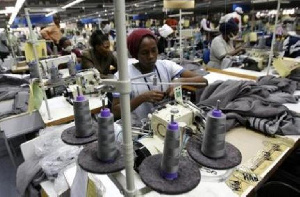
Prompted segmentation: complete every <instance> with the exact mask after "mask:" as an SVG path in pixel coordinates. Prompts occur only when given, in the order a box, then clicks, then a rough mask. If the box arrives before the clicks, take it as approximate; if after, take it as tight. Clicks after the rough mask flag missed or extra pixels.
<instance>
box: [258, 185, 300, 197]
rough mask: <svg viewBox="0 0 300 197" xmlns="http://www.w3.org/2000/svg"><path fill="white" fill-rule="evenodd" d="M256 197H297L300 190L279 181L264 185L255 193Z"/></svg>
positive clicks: (299, 194)
mask: <svg viewBox="0 0 300 197" xmlns="http://www.w3.org/2000/svg"><path fill="white" fill-rule="evenodd" d="M256 196H257V197H282V196H288V197H299V196H300V190H298V189H296V188H295V187H293V186H291V185H289V184H287V183H284V182H280V181H271V182H268V183H266V184H264V185H263V186H262V187H261V188H259V189H258V190H257V192H256Z"/></svg>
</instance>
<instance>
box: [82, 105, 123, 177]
mask: <svg viewBox="0 0 300 197" xmlns="http://www.w3.org/2000/svg"><path fill="white" fill-rule="evenodd" d="M78 164H79V165H80V166H81V167H82V169H84V170H86V171H87V172H92V173H97V174H108V173H113V172H117V171H120V170H123V169H124V168H125V166H124V158H123V147H122V146H121V144H120V143H118V142H116V141H115V133H114V116H113V114H112V113H110V110H109V109H108V108H104V109H103V110H102V111H101V113H100V114H99V116H98V142H97V143H92V144H89V145H88V146H87V147H85V148H84V149H83V150H82V151H81V152H80V154H79V156H78Z"/></svg>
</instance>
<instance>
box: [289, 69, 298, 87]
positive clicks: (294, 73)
mask: <svg viewBox="0 0 300 197" xmlns="http://www.w3.org/2000/svg"><path fill="white" fill-rule="evenodd" d="M288 78H289V79H291V80H293V81H297V90H300V68H297V69H295V70H293V71H292V72H291V74H290V76H288Z"/></svg>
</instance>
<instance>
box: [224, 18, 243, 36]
mask: <svg viewBox="0 0 300 197" xmlns="http://www.w3.org/2000/svg"><path fill="white" fill-rule="evenodd" d="M238 30H239V27H238V25H237V24H236V22H235V21H234V19H230V20H229V21H228V22H225V23H222V24H220V32H221V33H222V34H223V35H230V34H231V33H235V32H237V31H238Z"/></svg>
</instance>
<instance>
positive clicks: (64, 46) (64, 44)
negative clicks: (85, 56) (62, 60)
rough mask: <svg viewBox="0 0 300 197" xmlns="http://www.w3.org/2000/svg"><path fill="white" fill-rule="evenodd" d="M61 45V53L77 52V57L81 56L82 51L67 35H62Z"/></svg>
mask: <svg viewBox="0 0 300 197" xmlns="http://www.w3.org/2000/svg"><path fill="white" fill-rule="evenodd" d="M59 46H60V48H61V55H70V54H71V53H75V55H76V57H77V58H81V52H80V51H79V50H78V49H76V48H74V46H72V43H71V40H69V39H68V38H67V37H62V38H61V39H60V40H59Z"/></svg>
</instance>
